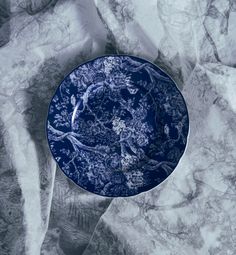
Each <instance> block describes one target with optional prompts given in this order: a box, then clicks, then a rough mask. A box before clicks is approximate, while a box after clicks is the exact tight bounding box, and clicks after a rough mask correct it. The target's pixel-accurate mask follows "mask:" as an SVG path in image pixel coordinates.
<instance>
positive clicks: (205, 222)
mask: <svg viewBox="0 0 236 255" xmlns="http://www.w3.org/2000/svg"><path fill="white" fill-rule="evenodd" d="M235 10H236V4H235V1H233V0H206V1H203V0H191V1H188V0H178V1H168V0H150V1H146V2H145V3H144V1H142V0H132V1H127V0H94V1H92V0H87V1H82V0H76V1H72V0H67V1H65V0H58V1H56V0H53V1H51V0H37V1H36V0H17V1H13V0H2V1H1V3H0V63H1V66H0V75H1V80H0V105H1V108H0V127H1V128H0V132H1V135H0V189H1V194H0V202H1V207H0V254H3V255H5V254H6V255H8V254H10V255H15V254H17V255H19V254H26V255H32V254H34V255H37V254H44V255H57V254H60V255H74V254H76V255H79V254H83V255H93V254H103V255H110V254H119V255H120V254H129V255H130V254H135V255H156V254H161V255H183V254H186V255H187V254H193V255H195V254H196V255H198V254H199V255H234V254H236V246H235V243H236V224H235V222H236V210H235V198H236V173H235V169H236V156H235V155H236V149H235V144H236V133H235V124H236V123H235V122H236V103H235V102H236V101H235V98H236V90H235V83H236V70H235V66H236V46H235V45H236V44H235V41H236V36H235V35H236V26H235V21H236V11H235ZM106 53H126V54H131V55H137V56H140V57H144V58H146V59H148V60H150V61H152V62H154V63H157V64H158V65H159V66H161V67H162V68H163V69H164V70H165V71H166V72H167V73H169V74H170V75H171V76H172V77H173V78H174V80H175V81H176V82H177V83H178V84H179V86H180V89H181V90H182V93H183V95H184V97H185V99H186V101H187V105H188V109H189V117H190V134H189V141H188V148H187V150H186V152H185V155H184V156H183V158H182V160H181V161H180V163H179V165H178V167H177V168H178V169H176V171H174V173H173V174H172V175H171V176H170V177H169V178H168V180H167V181H165V182H164V183H162V184H161V185H160V186H159V187H157V188H156V189H153V190H151V191H148V192H146V193H143V194H141V195H138V196H135V197H133V198H117V199H113V200H111V199H108V198H103V197H100V196H96V195H91V194H90V193H87V192H85V191H83V190H81V189H79V188H77V187H76V186H75V185H74V184H73V183H71V182H70V181H69V180H68V179H66V177H65V176H64V175H63V174H62V173H61V172H60V171H58V170H56V164H55V163H54V161H53V159H52V157H51V155H50V152H49V148H48V145H47V142H46V138H45V118H46V113H47V107H48V104H49V101H50V98H51V97H52V95H53V93H54V91H55V89H56V87H57V86H58V84H59V83H60V82H61V80H62V79H63V77H64V76H66V75H67V74H68V73H69V72H70V71H71V70H72V69H73V68H75V67H76V66H78V65H79V64H81V63H83V62H85V61H87V60H89V59H91V58H93V57H96V56H99V55H102V54H106Z"/></svg>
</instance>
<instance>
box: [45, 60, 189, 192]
mask: <svg viewBox="0 0 236 255" xmlns="http://www.w3.org/2000/svg"><path fill="white" fill-rule="evenodd" d="M47 130H48V140H49V145H50V149H51V151H52V154H53V156H54V158H55V159H56V161H57V163H58V164H59V166H60V167H61V169H62V170H63V172H64V173H65V174H66V175H67V176H68V177H69V178H71V179H72V180H73V181H74V182H75V183H76V184H78V185H79V186H81V187H83V188H84V189H86V190H88V191H91V192H94V193H97V194H100V195H104V196H110V197H116V196H131V195H136V194H138V193H140V192H143V191H147V190H149V189H151V188H153V187H155V186H156V185H158V184H159V183H161V182H162V181H163V180H164V179H166V178H167V176H168V175H170V174H171V173H172V171H173V170H174V168H175V167H176V165H177V163H178V161H179V159H180V157H181V156H182V154H183V152H184V149H185V146H186V142H187V134H188V113H187V108H186V105H185V102H184V99H183V97H182V95H181V93H180V92H179V90H178V89H177V87H176V85H175V83H174V82H173V81H172V80H171V79H170V78H169V77H168V76H167V75H166V74H165V73H164V72H163V71H162V70H160V69H159V68H158V67H157V66H154V65H153V64H151V63H149V62H147V61H145V60H143V59H140V58H137V57H131V56H125V55H120V56H118V55H117V56H115V55H114V56H104V57H100V58H97V59H95V60H92V61H89V62H87V63H85V64H82V65H81V66H79V67H78V68H76V69H74V70H73V71H72V72H71V73H70V74H69V75H68V76H67V77H66V78H65V79H64V80H63V82H62V83H61V85H60V86H59V87H58V89H57V91H56V93H55V95H54V97H53V99H52V102H51V104H50V106H49V114H48V123H47Z"/></svg>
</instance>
